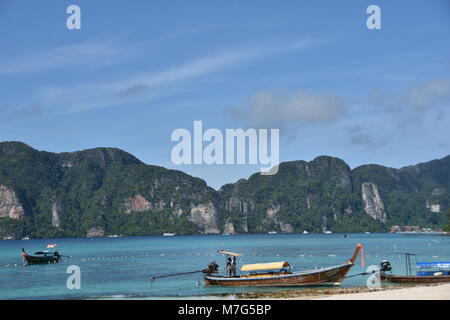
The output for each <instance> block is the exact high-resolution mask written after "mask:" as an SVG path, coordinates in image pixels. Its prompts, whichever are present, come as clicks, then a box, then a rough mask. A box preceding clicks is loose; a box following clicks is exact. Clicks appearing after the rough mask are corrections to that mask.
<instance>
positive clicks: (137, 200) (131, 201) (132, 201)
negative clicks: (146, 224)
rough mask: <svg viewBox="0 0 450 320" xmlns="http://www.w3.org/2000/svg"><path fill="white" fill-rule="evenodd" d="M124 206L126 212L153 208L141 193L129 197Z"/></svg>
mask: <svg viewBox="0 0 450 320" xmlns="http://www.w3.org/2000/svg"><path fill="white" fill-rule="evenodd" d="M124 207H125V213H126V214H130V213H134V212H143V211H147V210H152V209H153V206H152V204H151V203H150V202H148V201H147V200H146V199H145V198H144V197H143V196H142V195H141V194H137V195H136V196H134V197H133V198H128V199H127V200H125V204H124Z"/></svg>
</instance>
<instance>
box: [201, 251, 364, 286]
mask: <svg viewBox="0 0 450 320" xmlns="http://www.w3.org/2000/svg"><path fill="white" fill-rule="evenodd" d="M361 248H362V245H361V244H358V245H357V246H356V250H355V252H354V254H353V256H352V257H351V258H350V259H349V260H348V261H347V262H345V263H343V264H340V265H335V266H330V267H325V268H317V269H312V270H305V271H297V272H291V266H290V265H289V263H288V262H287V261H281V262H270V263H257V264H247V265H244V266H242V268H241V269H240V270H241V271H242V272H249V273H247V274H244V275H238V276H235V275H231V276H230V275H228V276H225V275H223V276H221V275H214V274H213V273H214V272H217V265H215V266H214V267H215V268H214V267H213V268H208V269H205V273H206V275H205V276H204V280H205V285H213V286H233V287H242V286H271V287H278V286H320V285H322V286H330V285H339V284H341V283H342V281H343V280H344V278H345V276H346V275H347V273H348V271H349V270H350V269H351V267H353V264H354V262H355V260H356V258H357V256H358V253H359V251H360V250H361ZM221 253H223V254H227V255H231V256H234V257H236V256H239V255H237V254H235V253H232V252H227V251H221ZM258 271H262V272H258Z"/></svg>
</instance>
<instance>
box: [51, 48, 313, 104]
mask: <svg viewBox="0 0 450 320" xmlns="http://www.w3.org/2000/svg"><path fill="white" fill-rule="evenodd" d="M313 45H314V43H312V42H311V41H309V40H299V41H296V42H292V43H288V44H283V45H277V46H273V44H272V45H271V46H247V47H246V48H244V49H243V48H239V49H234V50H231V49H230V50H223V51H221V52H219V53H216V54H213V55H209V56H205V57H200V58H196V59H193V60H191V61H188V62H186V63H184V64H180V65H178V66H174V67H171V68H168V69H167V70H163V71H159V72H151V71H147V72H141V73H135V74H131V75H129V76H128V77H126V78H125V79H122V80H117V81H107V82H100V83H99V82H95V83H88V84H82V85H78V86H70V87H61V86H53V87H46V88H44V89H43V95H44V97H43V99H44V100H45V101H47V102H49V103H53V104H54V103H57V102H60V101H65V103H67V101H69V102H70V107H69V110H70V111H81V110H87V109H92V108H100V107H107V106H114V105H117V104H121V103H123V102H125V101H126V102H134V101H141V100H145V101H149V100H151V99H154V98H158V97H161V96H164V95H169V94H171V92H173V90H174V89H173V88H171V87H172V86H174V85H176V84H177V83H178V82H181V81H183V80H188V79H193V78H196V77H200V76H205V75H208V74H211V73H213V72H218V71H220V70H224V69H226V68H230V67H232V66H236V65H239V64H241V63H244V62H248V61H254V60H255V59H258V58H263V57H267V56H272V55H275V54H283V53H288V52H292V51H297V50H302V49H306V48H308V47H310V46H313ZM156 88H157V89H158V90H157V91H158V92H156V90H152V89H156Z"/></svg>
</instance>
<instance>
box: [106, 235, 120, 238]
mask: <svg viewBox="0 0 450 320" xmlns="http://www.w3.org/2000/svg"><path fill="white" fill-rule="evenodd" d="M118 237H119V236H118V235H117V234H111V235H109V236H108V238H118Z"/></svg>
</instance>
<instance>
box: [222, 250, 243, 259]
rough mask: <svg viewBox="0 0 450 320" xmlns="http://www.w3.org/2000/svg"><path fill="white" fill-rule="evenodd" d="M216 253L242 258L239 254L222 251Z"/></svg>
mask: <svg viewBox="0 0 450 320" xmlns="http://www.w3.org/2000/svg"><path fill="white" fill-rule="evenodd" d="M218 251H219V253H222V254H228V255H229V256H235V257H240V256H242V254H239V253H234V252H229V251H224V250H218Z"/></svg>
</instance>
